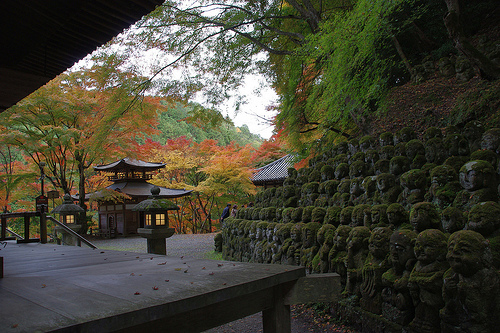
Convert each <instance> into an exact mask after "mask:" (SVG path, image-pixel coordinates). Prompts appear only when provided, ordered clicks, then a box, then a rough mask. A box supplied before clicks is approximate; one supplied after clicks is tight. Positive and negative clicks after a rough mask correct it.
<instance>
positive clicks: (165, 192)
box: [73, 181, 192, 200]
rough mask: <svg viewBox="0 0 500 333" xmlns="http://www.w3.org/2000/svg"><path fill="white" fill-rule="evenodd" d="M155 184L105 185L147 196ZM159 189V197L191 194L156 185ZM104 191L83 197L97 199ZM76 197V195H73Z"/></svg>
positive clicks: (126, 192)
mask: <svg viewBox="0 0 500 333" xmlns="http://www.w3.org/2000/svg"><path fill="white" fill-rule="evenodd" d="M155 186H156V185H153V184H150V183H148V182H146V181H119V182H116V183H114V184H112V185H109V186H107V187H106V189H107V190H112V191H117V192H120V193H124V194H127V195H129V196H131V197H149V196H150V195H151V189H152V188H153V187H155ZM158 187H159V189H160V193H159V197H161V198H179V197H183V196H186V195H189V194H191V192H192V190H189V191H188V190H185V189H171V188H166V187H161V186H158ZM105 196H106V193H104V192H102V191H97V192H94V193H87V194H86V196H85V199H86V200H87V199H94V200H96V199H97V200H98V199H99V198H102V197H105ZM73 197H74V198H77V196H73Z"/></svg>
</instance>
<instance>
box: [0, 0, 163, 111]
mask: <svg viewBox="0 0 500 333" xmlns="http://www.w3.org/2000/svg"><path fill="white" fill-rule="evenodd" d="M162 2H163V0H1V1H0V112H2V111H4V110H5V109H7V108H9V107H11V106H12V105H14V104H16V103H17V102H19V101H20V100H21V99H23V98H24V97H26V96H28V95H29V94H31V93H32V92H33V91H35V90H36V89H38V88H39V87H41V86H42V85H44V84H45V83H47V82H48V81H50V80H52V79H53V78H54V77H56V76H57V75H59V74H61V73H62V72H64V71H65V70H66V69H68V68H70V67H71V66H73V64H75V63H76V62H78V61H79V60H81V59H82V58H84V57H85V56H86V55H87V54H89V53H91V52H93V51H94V50H95V49H96V48H97V47H99V46H101V45H103V44H104V43H106V42H108V41H110V40H111V39H112V38H113V37H114V36H116V35H118V34H119V33H120V32H122V31H123V30H124V29H126V28H128V27H129V26H131V25H132V24H133V23H135V22H137V21H138V20H139V19H140V18H141V17H142V16H144V15H146V14H148V13H149V12H151V11H152V10H153V9H155V7H156V6H157V5H159V4H161V3H162Z"/></svg>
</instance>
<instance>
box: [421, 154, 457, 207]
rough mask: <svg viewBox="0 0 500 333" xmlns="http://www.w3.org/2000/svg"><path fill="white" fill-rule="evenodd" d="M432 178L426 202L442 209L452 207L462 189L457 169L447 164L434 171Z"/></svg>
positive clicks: (431, 174)
mask: <svg viewBox="0 0 500 333" xmlns="http://www.w3.org/2000/svg"><path fill="white" fill-rule="evenodd" d="M430 177H431V185H430V187H429V190H428V191H427V193H426V194H425V201H428V202H432V203H433V204H435V205H436V206H438V207H439V208H440V209H444V208H446V207H448V206H450V205H451V204H452V203H453V200H455V197H456V195H457V193H458V192H460V190H461V189H462V187H461V185H460V183H459V182H458V174H457V173H456V172H455V169H454V168H453V167H451V166H449V165H446V164H443V165H439V166H437V167H435V168H433V169H432V171H431V173H430ZM422 201H423V200H422Z"/></svg>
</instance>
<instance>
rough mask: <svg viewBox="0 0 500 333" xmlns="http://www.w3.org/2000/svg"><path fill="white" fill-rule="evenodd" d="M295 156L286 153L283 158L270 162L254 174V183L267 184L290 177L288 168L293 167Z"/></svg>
mask: <svg viewBox="0 0 500 333" xmlns="http://www.w3.org/2000/svg"><path fill="white" fill-rule="evenodd" d="M293 159H294V156H293V155H291V154H288V155H285V156H283V157H282V158H280V159H278V160H276V161H274V162H272V163H269V164H268V165H265V166H263V167H261V168H259V169H256V170H255V171H256V173H255V174H254V175H253V176H252V178H251V180H252V183H254V185H265V184H271V183H272V184H274V183H280V182H283V181H284V180H285V179H286V178H287V177H288V168H291V167H293Z"/></svg>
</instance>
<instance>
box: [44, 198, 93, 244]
mask: <svg viewBox="0 0 500 333" xmlns="http://www.w3.org/2000/svg"><path fill="white" fill-rule="evenodd" d="M83 212H85V210H84V209H83V208H82V207H80V206H78V205H75V203H74V202H73V199H72V198H71V195H69V194H68V193H66V194H65V195H64V199H63V203H62V204H60V205H59V206H57V207H56V208H54V209H53V210H52V214H59V221H60V222H61V223H62V224H64V225H65V226H66V227H68V228H70V229H71V230H73V231H74V232H78V231H80V229H81V228H82V225H81V224H79V223H77V222H78V214H80V213H83ZM56 232H61V234H62V242H63V244H65V245H79V244H76V243H75V241H76V242H78V243H79V240H76V239H75V237H73V236H72V235H70V234H69V233H68V232H67V231H66V230H65V229H64V228H62V227H60V226H56Z"/></svg>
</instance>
